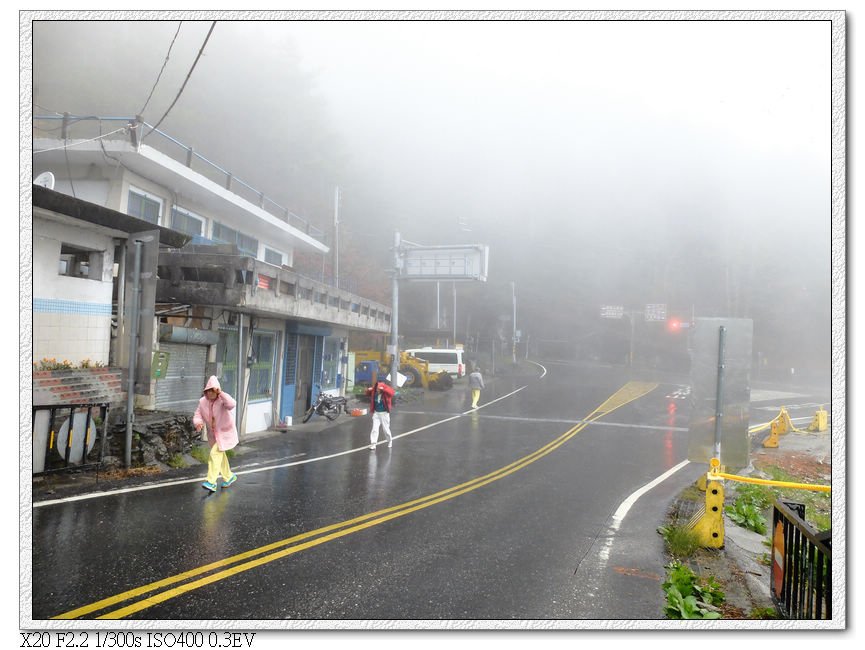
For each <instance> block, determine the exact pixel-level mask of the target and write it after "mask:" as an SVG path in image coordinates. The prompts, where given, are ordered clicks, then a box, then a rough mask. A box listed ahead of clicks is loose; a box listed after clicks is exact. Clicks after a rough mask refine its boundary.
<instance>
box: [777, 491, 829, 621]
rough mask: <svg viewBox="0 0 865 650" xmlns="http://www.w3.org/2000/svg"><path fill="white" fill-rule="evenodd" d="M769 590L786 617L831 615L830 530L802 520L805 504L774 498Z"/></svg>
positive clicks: (826, 616)
mask: <svg viewBox="0 0 865 650" xmlns="http://www.w3.org/2000/svg"><path fill="white" fill-rule="evenodd" d="M772 531H773V532H772V571H771V574H770V575H771V577H770V580H771V582H770V591H771V593H772V600H773V601H774V603H775V606H776V607H777V608H778V611H779V612H780V614H781V616H783V617H784V618H786V619H806V620H817V619H831V618H832V531H827V532H823V533H818V532H817V531H815V530H814V529H813V528H812V527H811V526H810V525H808V523H807V522H806V521H805V505H804V504H801V503H794V502H789V501H783V502H782V501H776V502H775V507H774V510H773V515H772Z"/></svg>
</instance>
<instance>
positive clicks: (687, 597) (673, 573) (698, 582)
mask: <svg viewBox="0 0 865 650" xmlns="http://www.w3.org/2000/svg"><path fill="white" fill-rule="evenodd" d="M666 569H667V574H668V577H667V580H666V582H664V584H663V585H662V589H663V590H664V592H665V593H666V594H667V604H666V606H665V607H664V614H665V615H666V617H667V618H671V619H677V620H678V619H716V618H721V613H720V611H718V607H717V605H719V604H720V603H723V602H724V600H725V598H726V596H725V595H724V592H723V591H721V585H719V584H718V582H717V581H716V580H715V578H714V577H712V576H709V577H708V578H699V577H698V576H697V575H696V574H695V573H694V572H693V571H692V570H691V569H690V568H689V567H687V566H685V565H684V564H682V563H681V562H679V561H677V560H674V561H673V562H671V563H670V564H668V565H667V566H666Z"/></svg>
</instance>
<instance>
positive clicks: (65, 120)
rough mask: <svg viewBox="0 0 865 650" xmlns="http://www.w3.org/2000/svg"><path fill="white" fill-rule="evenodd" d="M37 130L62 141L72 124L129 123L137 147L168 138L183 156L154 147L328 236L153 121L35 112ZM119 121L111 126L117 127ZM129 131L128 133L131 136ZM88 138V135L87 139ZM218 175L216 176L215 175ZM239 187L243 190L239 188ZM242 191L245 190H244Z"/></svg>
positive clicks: (291, 221) (277, 214)
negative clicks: (41, 125)
mask: <svg viewBox="0 0 865 650" xmlns="http://www.w3.org/2000/svg"><path fill="white" fill-rule="evenodd" d="M37 121H47V122H60V126H58V127H52V128H47V129H41V128H39V127H36V126H35V124H36V123H37ZM33 122H34V129H36V130H38V131H47V132H52V133H54V132H58V131H59V134H58V138H59V139H61V140H68V139H70V136H69V129H70V127H71V126H72V125H80V124H82V123H85V124H86V123H90V122H96V123H97V124H98V127H99V128H98V133H97V134H96V137H98V138H102V137H106V136H107V135H110V134H113V133H114V131H111V132H109V134H103V133H102V123H103V122H105V123H109V124H110V123H112V122H114V123H122V124H125V125H126V128H124V129H121V132H122V133H123V137H124V138H125V137H128V138H129V139H130V141H131V143H132V145H133V146H134V147H137V146H138V145H139V144H140V143H141V142H142V141H143V139H144V138H145V137H150V136H151V134H155V135H158V136H160V138H161V139H162V140H161V141H167V142H168V143H170V144H171V145H174V146H175V147H177V148H178V149H179V150H180V152H181V155H177V154H174V155H172V152H170V151H166V150H165V148H160V147H159V146H154V149H157V150H158V151H161V152H162V153H164V154H165V155H168V156H172V157H174V159H175V160H177V161H178V162H181V163H183V164H185V165H186V166H187V167H188V168H190V169H192V168H193V163H194V162H196V161H199V162H200V163H202V164H203V165H204V168H205V169H204V171H200V170H196V171H199V173H201V174H202V175H203V176H206V177H208V178H210V180H213V181H214V182H219V183H220V184H221V185H222V186H223V187H225V188H226V189H227V190H230V191H233V192H235V193H236V194H238V195H239V196H244V195H245V196H244V198H246V199H247V200H248V201H250V202H251V203H253V204H255V205H257V206H258V207H259V208H261V209H262V210H265V211H267V212H268V213H270V214H272V215H273V216H275V217H277V218H278V219H281V220H282V221H285V222H286V223H287V224H288V225H290V226H292V227H294V228H297V229H298V230H301V231H303V232H305V233H306V234H307V235H309V236H310V237H313V238H315V239H317V240H319V241H321V242H322V243H325V241H324V240H325V239H326V237H327V234H326V233H325V232H324V231H322V230H320V229H318V228H316V227H315V226H313V225H312V224H311V223H310V222H309V221H308V220H307V219H305V218H303V217H301V216H299V215H297V214H295V213H294V212H292V211H291V210H289V209H288V208H287V207H285V206H282V205H280V204H279V203H277V202H276V201H274V200H273V199H271V198H270V197H268V196H267V195H265V194H264V192H261V191H260V190H257V189H255V188H254V187H252V186H251V185H249V184H248V183H246V182H245V181H243V180H241V179H239V178H237V177H236V176H234V174H232V173H231V172H230V171H228V170H226V169H224V168H222V167H220V166H219V165H217V164H216V163H214V162H212V161H210V160H208V159H207V158H205V157H204V156H202V155H201V154H199V153H198V152H197V151H195V149H193V148H192V147H191V146H189V145H186V144H184V143H182V142H181V141H180V140H177V139H176V138H174V137H172V136H170V135H168V134H167V133H164V132H163V131H160V130H159V129H154V128H153V127H152V126H151V125H150V124H148V123H147V122H145V121H143V120H142V119H141V117H140V116H135V117H104V116H97V115H83V116H82V115H70V114H69V113H66V114H63V115H34V116H33ZM115 127H116V124H115V125H113V126H112V127H111V128H112V129H114V128H115ZM82 128H84V127H83V125H82V126H80V127H79V130H80V129H82ZM127 133H128V135H127ZM85 135H86V136H89V137H93V134H89V133H87V134H85ZM83 139H87V137H85V138H83ZM212 176H215V177H212ZM235 188H238V189H239V190H240V191H237V189H235ZM241 192H242V193H241Z"/></svg>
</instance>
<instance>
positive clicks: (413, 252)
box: [401, 244, 490, 282]
mask: <svg viewBox="0 0 865 650" xmlns="http://www.w3.org/2000/svg"><path fill="white" fill-rule="evenodd" d="M489 257H490V249H489V246H485V245H483V244H471V245H467V246H418V247H413V248H406V249H405V251H404V252H403V265H402V271H401V275H402V277H404V278H409V279H412V280H479V281H481V282H485V281H486V279H487V267H488V266H489Z"/></svg>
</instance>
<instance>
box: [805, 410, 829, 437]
mask: <svg viewBox="0 0 865 650" xmlns="http://www.w3.org/2000/svg"><path fill="white" fill-rule="evenodd" d="M828 428H829V413H827V412H826V411H825V410H824V409H823V407H822V406H821V407H820V408H819V410H818V411H817V412H816V413H815V414H814V419H813V420H811V424H809V425H808V431H812V432H820V433H822V432H823V431H826V429H828Z"/></svg>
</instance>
